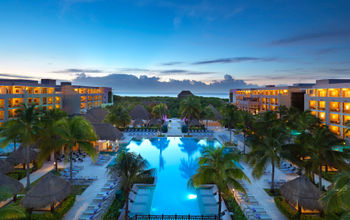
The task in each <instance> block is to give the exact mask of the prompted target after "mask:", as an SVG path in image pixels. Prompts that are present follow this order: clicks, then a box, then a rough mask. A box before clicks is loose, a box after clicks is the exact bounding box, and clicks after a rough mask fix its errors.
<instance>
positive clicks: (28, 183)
mask: <svg viewBox="0 0 350 220" xmlns="http://www.w3.org/2000/svg"><path fill="white" fill-rule="evenodd" d="M25 148H26V162H27V186H26V189H27V190H29V189H30V177H29V175H30V172H29V169H30V165H29V163H30V161H29V146H26V147H25Z"/></svg>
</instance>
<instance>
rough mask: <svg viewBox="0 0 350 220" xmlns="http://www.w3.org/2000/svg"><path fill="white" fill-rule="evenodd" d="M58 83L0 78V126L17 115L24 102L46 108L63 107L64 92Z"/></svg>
mask: <svg viewBox="0 0 350 220" xmlns="http://www.w3.org/2000/svg"><path fill="white" fill-rule="evenodd" d="M55 86H56V85H52V84H39V83H38V81H34V80H8V79H1V80H0V126H1V125H2V123H3V122H5V121H7V120H9V119H13V118H15V117H16V113H17V110H18V109H19V108H20V107H21V105H22V104H23V103H25V104H27V105H34V104H35V105H38V106H41V107H42V108H43V109H44V110H46V109H54V108H58V109H60V108H62V94H61V93H60V92H56V90H55V89H56V87H55Z"/></svg>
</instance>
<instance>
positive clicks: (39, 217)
mask: <svg viewBox="0 0 350 220" xmlns="http://www.w3.org/2000/svg"><path fill="white" fill-rule="evenodd" d="M74 202H75V195H70V196H68V197H67V199H65V200H64V201H63V202H62V204H61V205H60V206H59V208H58V209H56V210H55V211H54V212H47V213H44V214H37V213H33V214H31V216H30V219H31V220H57V219H62V218H63V216H64V215H65V214H66V213H67V212H68V211H69V210H70V209H71V208H72V206H73V205H74Z"/></svg>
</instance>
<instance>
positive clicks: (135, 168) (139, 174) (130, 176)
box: [108, 151, 155, 220]
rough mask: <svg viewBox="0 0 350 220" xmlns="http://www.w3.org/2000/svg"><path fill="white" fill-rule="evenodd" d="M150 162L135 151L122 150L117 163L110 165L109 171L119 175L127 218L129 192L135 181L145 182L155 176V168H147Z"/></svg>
mask: <svg viewBox="0 0 350 220" xmlns="http://www.w3.org/2000/svg"><path fill="white" fill-rule="evenodd" d="M148 167H149V164H148V162H147V161H146V160H145V159H143V158H142V157H141V155H136V154H135V153H133V152H126V151H121V152H120V154H119V155H118V157H117V158H116V163H115V164H114V165H112V166H110V167H108V172H109V174H110V175H112V176H118V177H119V182H120V187H121V189H122V191H123V194H124V198H126V205H125V213H124V217H125V220H127V219H128V213H129V200H130V199H129V194H130V192H131V190H132V187H133V185H134V184H135V183H139V182H144V181H145V180H148V179H150V178H152V177H153V176H154V173H155V169H147V168H148Z"/></svg>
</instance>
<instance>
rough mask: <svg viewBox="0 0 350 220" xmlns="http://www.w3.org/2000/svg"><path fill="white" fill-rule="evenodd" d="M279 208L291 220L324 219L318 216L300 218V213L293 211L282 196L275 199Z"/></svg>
mask: <svg viewBox="0 0 350 220" xmlns="http://www.w3.org/2000/svg"><path fill="white" fill-rule="evenodd" d="M274 200H275V203H276V206H277V208H278V209H279V210H280V211H281V212H282V213H283V214H284V215H285V216H286V217H287V218H288V219H290V220H299V219H300V220H321V219H324V218H322V217H320V216H316V215H301V216H300V218H299V216H298V212H297V211H296V210H295V209H293V208H292V207H291V206H290V205H289V204H288V203H287V202H286V201H285V199H283V198H282V197H281V196H276V197H274Z"/></svg>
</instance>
